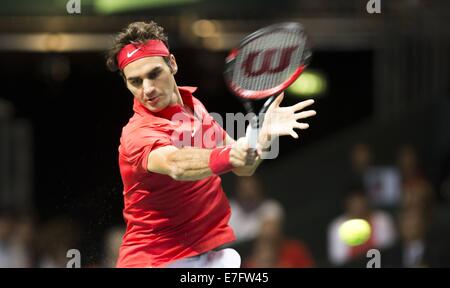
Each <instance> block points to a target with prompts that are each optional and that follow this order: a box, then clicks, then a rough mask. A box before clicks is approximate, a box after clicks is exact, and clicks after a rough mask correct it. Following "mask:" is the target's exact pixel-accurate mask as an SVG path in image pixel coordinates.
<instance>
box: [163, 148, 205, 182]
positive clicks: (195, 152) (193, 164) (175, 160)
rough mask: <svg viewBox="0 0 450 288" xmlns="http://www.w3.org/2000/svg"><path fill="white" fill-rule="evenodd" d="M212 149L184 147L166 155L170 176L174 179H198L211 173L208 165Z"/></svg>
mask: <svg viewBox="0 0 450 288" xmlns="http://www.w3.org/2000/svg"><path fill="white" fill-rule="evenodd" d="M211 152H212V150H209V149H200V148H192V147H185V148H182V149H179V150H177V151H174V152H172V153H170V154H169V155H168V156H167V160H168V164H169V167H170V171H171V172H170V176H171V177H172V178H174V179H176V180H186V181H193V180H200V179H203V178H206V177H208V176H211V175H213V173H212V171H211V169H210V167H209V158H210V156H211Z"/></svg>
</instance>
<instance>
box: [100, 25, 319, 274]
mask: <svg viewBox="0 0 450 288" xmlns="http://www.w3.org/2000/svg"><path fill="white" fill-rule="evenodd" d="M107 65H108V67H109V68H110V69H111V70H112V71H117V70H118V71H119V73H120V74H121V75H122V76H123V79H124V81H125V84H126V86H127V88H128V89H129V90H130V92H131V93H132V94H133V96H134V104H133V110H134V115H133V116H132V117H131V118H130V120H129V122H128V124H127V125H126V126H125V127H124V128H123V130H122V136H121V139H120V146H119V165H120V173H121V177H122V181H123V186H124V191H123V196H124V210H123V216H124V219H125V222H126V225H127V228H126V233H125V235H124V237H123V240H122V245H121V248H120V252H119V259H118V262H117V267H186V268H188V267H191V268H194V267H203V268H206V267H217V268H226V267H230V268H237V267H240V256H239V254H238V253H237V252H236V251H235V250H233V249H230V248H227V249H220V248H221V247H222V246H223V245H225V244H227V243H230V242H232V241H234V240H235V235H234V233H233V231H232V229H231V227H230V226H229V225H228V221H229V219H230V214H231V211H230V206H229V203H228V200H227V198H226V196H225V194H224V192H223V190H222V186H221V179H220V177H219V175H221V174H223V173H227V172H233V173H234V174H236V175H238V176H246V175H251V174H253V172H254V171H255V169H256V168H257V167H258V165H259V163H260V162H261V159H260V157H259V156H258V154H257V156H256V158H255V159H251V158H252V157H255V156H252V155H255V154H254V153H249V152H248V150H249V149H248V145H247V142H246V139H245V138H240V139H238V140H237V141H235V140H233V139H232V138H231V137H230V136H229V135H228V134H227V133H226V132H225V130H224V129H222V127H220V125H218V123H217V122H216V121H214V119H213V118H212V117H211V115H210V114H209V113H208V111H207V110H206V109H205V107H204V106H203V105H202V103H201V102H200V101H199V100H198V99H197V98H195V97H194V96H193V93H194V92H195V90H196V88H194V87H181V86H178V85H177V83H176V81H175V78H174V75H175V74H176V73H177V70H178V67H177V62H176V60H175V57H174V55H172V54H171V53H170V51H169V46H168V41H167V36H166V35H165V34H164V31H163V28H162V27H160V26H158V25H157V24H156V23H154V22H149V23H146V22H135V23H131V24H129V25H128V27H127V28H125V29H124V30H123V31H122V32H121V33H119V34H118V35H117V36H116V38H115V43H114V45H113V47H112V48H111V49H110V51H109V53H108V59H107ZM282 98H283V96H282V95H281V96H279V97H277V99H276V100H275V101H274V103H273V104H272V105H271V107H270V108H269V110H268V112H267V114H266V116H265V122H264V123H268V124H267V125H266V124H264V126H263V127H262V129H261V134H260V137H259V144H260V148H259V149H258V151H259V152H260V153H261V147H267V143H268V141H269V139H272V138H274V137H277V136H282V135H291V136H292V137H294V138H298V134H297V133H296V132H295V131H294V129H296V128H298V129H306V128H308V124H306V123H299V122H297V121H298V120H300V119H303V118H306V117H309V116H312V115H314V114H315V112H314V111H312V110H310V111H304V112H299V111H300V110H302V109H304V108H305V107H307V106H309V105H311V104H312V102H313V101H312V100H308V101H303V102H300V103H298V104H296V105H294V106H291V107H279V104H280V102H281V101H282ZM198 139H201V140H202V141H197V140H198ZM247 163H251V164H247Z"/></svg>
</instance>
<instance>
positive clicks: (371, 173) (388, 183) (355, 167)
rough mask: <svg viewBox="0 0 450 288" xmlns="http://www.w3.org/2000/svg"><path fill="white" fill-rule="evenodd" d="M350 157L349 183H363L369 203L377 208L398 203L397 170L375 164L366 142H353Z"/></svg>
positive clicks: (399, 189)
mask: <svg viewBox="0 0 450 288" xmlns="http://www.w3.org/2000/svg"><path fill="white" fill-rule="evenodd" d="M350 157H351V159H350V161H351V173H352V175H351V178H350V182H349V183H363V185H364V191H365V193H367V195H368V200H369V202H370V205H371V206H373V207H378V208H390V207H394V206H396V205H398V203H399V201H400V194H401V184H400V182H401V180H400V175H399V172H398V170H397V169H396V168H395V167H390V166H379V165H375V164H374V163H373V153H372V151H371V148H370V146H369V145H368V144H366V143H362V142H360V143H357V144H355V145H354V146H353V149H352V152H351V155H350Z"/></svg>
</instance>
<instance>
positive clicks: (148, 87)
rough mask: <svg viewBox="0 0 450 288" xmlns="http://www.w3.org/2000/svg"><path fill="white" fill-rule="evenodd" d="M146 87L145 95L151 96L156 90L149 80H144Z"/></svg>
mask: <svg viewBox="0 0 450 288" xmlns="http://www.w3.org/2000/svg"><path fill="white" fill-rule="evenodd" d="M142 85H143V87H144V94H146V95H150V94H152V93H153V91H154V90H155V86H153V83H152V81H151V80H149V79H144V82H143V83H142Z"/></svg>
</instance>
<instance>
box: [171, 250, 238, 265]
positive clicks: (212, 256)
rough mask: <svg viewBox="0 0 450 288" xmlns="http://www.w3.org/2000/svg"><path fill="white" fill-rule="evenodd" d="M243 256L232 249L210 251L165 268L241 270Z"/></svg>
mask: <svg viewBox="0 0 450 288" xmlns="http://www.w3.org/2000/svg"><path fill="white" fill-rule="evenodd" d="M240 267H241V256H240V255H239V253H238V252H237V251H236V250H234V249H232V248H225V249H222V250H218V251H209V252H206V253H203V254H200V255H198V256H194V257H188V258H183V259H180V260H177V261H175V262H172V263H170V264H168V265H167V266H165V268H240Z"/></svg>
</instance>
